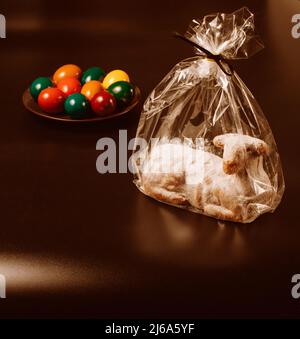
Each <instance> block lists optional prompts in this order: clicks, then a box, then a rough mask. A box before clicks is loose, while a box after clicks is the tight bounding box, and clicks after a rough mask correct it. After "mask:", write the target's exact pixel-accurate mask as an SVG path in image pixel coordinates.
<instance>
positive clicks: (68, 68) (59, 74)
mask: <svg viewBox="0 0 300 339" xmlns="http://www.w3.org/2000/svg"><path fill="white" fill-rule="evenodd" d="M81 73H82V71H81V69H80V68H79V67H78V66H76V65H71V64H70V65H64V66H62V67H60V68H59V69H58V70H57V71H56V72H55V73H54V75H53V82H54V83H55V84H58V83H59V82H60V81H61V80H62V79H65V78H76V79H79V78H80V77H81Z"/></svg>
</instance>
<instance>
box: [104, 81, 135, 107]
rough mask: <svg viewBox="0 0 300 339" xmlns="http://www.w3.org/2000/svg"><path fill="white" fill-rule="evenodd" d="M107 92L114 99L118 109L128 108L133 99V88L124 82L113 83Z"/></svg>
mask: <svg viewBox="0 0 300 339" xmlns="http://www.w3.org/2000/svg"><path fill="white" fill-rule="evenodd" d="M108 91H109V92H110V93H111V94H113V95H114V97H115V98H116V100H117V103H118V106H119V108H124V107H125V106H128V105H129V104H130V103H131V102H132V99H133V97H134V87H133V86H132V85H131V84H130V83H129V82H126V81H118V82H115V83H114V84H112V85H111V86H109V88H108Z"/></svg>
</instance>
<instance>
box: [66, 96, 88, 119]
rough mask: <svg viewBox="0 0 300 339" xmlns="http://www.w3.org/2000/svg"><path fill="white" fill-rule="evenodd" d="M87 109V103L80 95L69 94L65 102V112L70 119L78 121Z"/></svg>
mask: <svg viewBox="0 0 300 339" xmlns="http://www.w3.org/2000/svg"><path fill="white" fill-rule="evenodd" d="M88 108H89V102H88V100H87V98H86V97H85V96H84V95H83V94H81V93H74V94H71V95H70V96H69V97H68V98H67V100H66V102H65V112H66V113H67V114H68V115H70V117H71V118H72V119H80V118H83V117H84V116H86V113H87V110H88Z"/></svg>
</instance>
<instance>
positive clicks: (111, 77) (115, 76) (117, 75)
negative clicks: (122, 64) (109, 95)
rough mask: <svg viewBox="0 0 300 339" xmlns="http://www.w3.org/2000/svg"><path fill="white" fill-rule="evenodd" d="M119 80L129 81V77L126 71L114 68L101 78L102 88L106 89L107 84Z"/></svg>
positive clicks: (109, 84)
mask: <svg viewBox="0 0 300 339" xmlns="http://www.w3.org/2000/svg"><path fill="white" fill-rule="evenodd" d="M119 81H126V82H130V79H129V76H128V74H127V73H126V72H124V71H121V70H115V71H112V72H110V73H108V74H107V75H106V77H105V78H104V80H103V86H104V88H106V89H107V88H108V87H109V86H111V85H112V84H114V83H115V82H119Z"/></svg>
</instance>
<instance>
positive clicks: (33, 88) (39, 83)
mask: <svg viewBox="0 0 300 339" xmlns="http://www.w3.org/2000/svg"><path fill="white" fill-rule="evenodd" d="M48 87H53V84H52V81H51V80H50V79H49V78H45V77H40V78H37V79H35V80H34V81H33V83H32V84H31V85H30V88H29V91H30V94H31V96H32V97H33V99H34V100H37V99H38V97H39V95H40V93H41V92H42V91H43V90H44V89H46V88H48Z"/></svg>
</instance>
